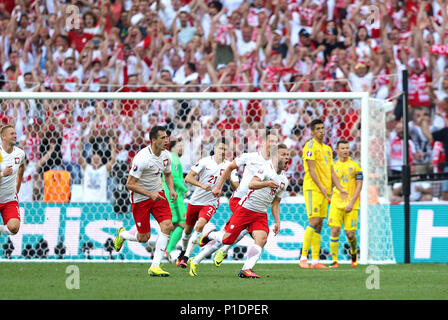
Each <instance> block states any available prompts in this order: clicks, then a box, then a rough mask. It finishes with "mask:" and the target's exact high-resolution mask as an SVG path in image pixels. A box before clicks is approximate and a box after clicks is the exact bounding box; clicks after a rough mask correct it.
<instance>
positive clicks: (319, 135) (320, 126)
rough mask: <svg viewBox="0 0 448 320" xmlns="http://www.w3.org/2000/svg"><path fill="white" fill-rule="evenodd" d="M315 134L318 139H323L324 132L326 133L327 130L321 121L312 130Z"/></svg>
mask: <svg viewBox="0 0 448 320" xmlns="http://www.w3.org/2000/svg"><path fill="white" fill-rule="evenodd" d="M312 133H313V136H314V137H315V138H316V139H317V140H323V138H324V134H325V130H324V124H323V123H320V124H317V125H316V126H315V127H314V130H313V131H312Z"/></svg>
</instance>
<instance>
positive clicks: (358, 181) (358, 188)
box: [345, 172, 363, 212]
mask: <svg viewBox="0 0 448 320" xmlns="http://www.w3.org/2000/svg"><path fill="white" fill-rule="evenodd" d="M355 179H356V189H355V193H354V194H353V197H352V199H351V200H350V202H349V203H348V205H347V206H346V207H345V212H350V211H352V210H353V205H354V204H355V202H356V199H358V197H359V195H360V194H361V189H362V183H363V175H362V172H358V173H356V177H355Z"/></svg>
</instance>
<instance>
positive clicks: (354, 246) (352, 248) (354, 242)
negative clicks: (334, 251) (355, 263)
mask: <svg viewBox="0 0 448 320" xmlns="http://www.w3.org/2000/svg"><path fill="white" fill-rule="evenodd" d="M348 242H349V243H350V254H355V253H356V252H357V245H358V240H357V239H356V236H354V237H353V240H352V241H350V240H348Z"/></svg>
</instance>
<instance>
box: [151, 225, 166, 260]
mask: <svg viewBox="0 0 448 320" xmlns="http://www.w3.org/2000/svg"><path fill="white" fill-rule="evenodd" d="M169 239H170V235H169V234H164V233H162V232H160V234H159V237H158V238H157V241H156V248H155V250H154V257H153V259H152V264H151V268H154V267H158V266H160V261H162V258H163V255H164V254H165V251H166V246H167V245H168V240H169Z"/></svg>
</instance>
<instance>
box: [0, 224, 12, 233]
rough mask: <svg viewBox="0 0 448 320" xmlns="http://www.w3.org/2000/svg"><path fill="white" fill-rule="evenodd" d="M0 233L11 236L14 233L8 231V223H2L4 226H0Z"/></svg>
mask: <svg viewBox="0 0 448 320" xmlns="http://www.w3.org/2000/svg"><path fill="white" fill-rule="evenodd" d="M0 233H4V234H7V235H8V236H12V235H14V233H12V232H11V231H9V229H8V225H6V224H5V225H4V226H0Z"/></svg>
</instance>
